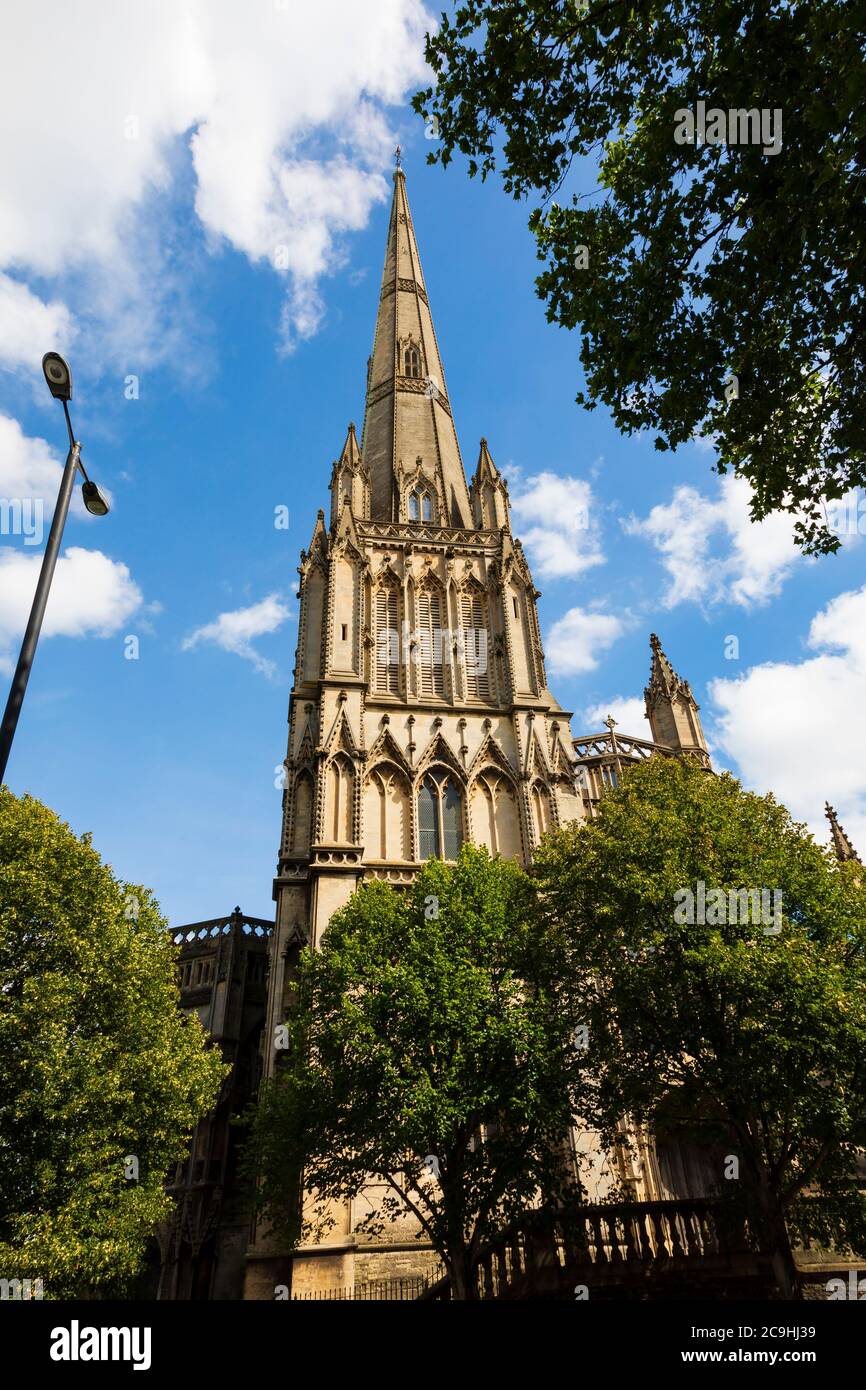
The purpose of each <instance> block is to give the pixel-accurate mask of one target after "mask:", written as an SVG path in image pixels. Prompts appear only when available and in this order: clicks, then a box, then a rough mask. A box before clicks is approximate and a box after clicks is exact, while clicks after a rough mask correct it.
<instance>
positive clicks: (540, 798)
mask: <svg viewBox="0 0 866 1390" xmlns="http://www.w3.org/2000/svg"><path fill="white" fill-rule="evenodd" d="M532 806H533V811H534V812H535V833H536V837H537V838H538V839H539V840H540V839H541V837H542V835H546V834H547V832H548V830H550V829H552V827H553V808H552V807H551V804H550V792H549V791H548V789H547V787H545V786H544V785H543V784H542V783H541V782H536V784H535V786H534V787H533V789H532Z"/></svg>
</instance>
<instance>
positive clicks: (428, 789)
mask: <svg viewBox="0 0 866 1390" xmlns="http://www.w3.org/2000/svg"><path fill="white" fill-rule="evenodd" d="M462 843H463V794H462V792H461V790H460V787H459V786H458V785H457V782H456V780H455V778H454V776H453V774H452V773H449V772H446V771H445V770H444V769H440V768H436V769H434V770H433V771H432V772H428V773H427V776H426V777H425V778H424V780H423V782H422V783H421V786H420V788H419V790H418V854H419V858H421V859H429V858H430V857H431V856H433V857H434V858H436V859H456V858H457V855H458V853H459V850H460V846H461V845H462Z"/></svg>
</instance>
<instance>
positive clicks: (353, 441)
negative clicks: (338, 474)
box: [340, 421, 361, 468]
mask: <svg viewBox="0 0 866 1390" xmlns="http://www.w3.org/2000/svg"><path fill="white" fill-rule="evenodd" d="M340 462H341V463H348V465H349V467H350V468H357V466H358V464H359V463H360V462H361V450H360V449H359V448H358V440H357V436H356V435H355V426H354V424H353V422H352V421H349V427H348V430H347V431H346V442H345V444H344V445H343V452H342V453H341V454H340Z"/></svg>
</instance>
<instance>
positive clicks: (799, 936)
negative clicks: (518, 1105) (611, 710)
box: [536, 758, 866, 1292]
mask: <svg viewBox="0 0 866 1390" xmlns="http://www.w3.org/2000/svg"><path fill="white" fill-rule="evenodd" d="M536 867H537V872H538V875H539V883H540V887H541V890H542V895H543V899H544V903H545V911H546V913H547V914H548V916H549V919H550V921H551V922H552V923H553V924H555V925H556V926H558V927H559V928H561V929H562V930H563V931H564V932H565V933H566V935H567V937H568V940H569V949H570V951H571V953H572V961H573V965H572V972H573V975H574V978H575V980H578V979H579V981H580V991H581V994H582V1004H583V1012H584V1014H585V1017H586V1023H587V1026H588V1028H589V1050H588V1054H587V1059H588V1063H589V1065H590V1067H591V1068H592V1072H593V1076H594V1078H595V1082H596V1090H595V1094H594V1096H593V1101H592V1106H591V1112H592V1113H593V1114H594V1116H595V1118H596V1121H597V1123H598V1124H599V1126H600V1129H601V1131H602V1133H603V1134H604V1135H605V1137H606V1139H607V1140H608V1141H612V1139H613V1136H614V1134H615V1133H616V1131H617V1130H618V1128H619V1127H620V1123H621V1120H622V1117H623V1116H625V1115H631V1116H633V1117H634V1118H635V1119H636V1120H637V1121H638V1122H640V1123H646V1124H649V1125H652V1126H654V1127H656V1128H657V1129H661V1130H662V1131H663V1132H664V1133H665V1134H666V1135H674V1136H681V1137H682V1136H685V1137H688V1138H691V1139H696V1140H700V1141H703V1142H706V1143H708V1144H718V1143H721V1145H722V1147H721V1149H720V1151H719V1152H720V1154H721V1155H722V1156H724V1155H732V1156H733V1157H735V1158H737V1160H738V1164H739V1181H737V1182H735V1181H725V1177H726V1176H728V1175H730V1174H732V1173H734V1172H735V1171H736V1169H735V1167H734V1166H733V1165H730V1166H729V1168H728V1173H727V1174H726V1173H725V1172H724V1169H723V1167H722V1163H721V1162H720V1171H719V1178H720V1182H719V1190H720V1191H724V1192H725V1194H726V1195H727V1197H728V1198H729V1199H730V1200H731V1201H732V1202H734V1203H735V1205H737V1206H738V1207H739V1209H740V1211H741V1213H742V1212H744V1213H745V1214H746V1215H747V1216H748V1218H749V1222H750V1227H751V1229H752V1230H753V1232H754V1233H755V1235H756V1238H757V1241H758V1244H759V1247H760V1248H761V1249H762V1250H763V1251H764V1253H766V1254H767V1255H769V1256H772V1258H773V1263H774V1266H775V1269H776V1272H777V1277H778V1279H779V1280H780V1282H781V1284H782V1286H783V1288H785V1289H786V1290H787V1291H788V1292H790V1291H791V1290H792V1289H793V1287H794V1284H795V1279H794V1275H793V1265H792V1257H791V1247H790V1239H791V1238H792V1237H793V1238H801V1239H802V1238H804V1237H809V1238H812V1239H817V1240H818V1241H820V1242H823V1243H825V1244H830V1243H833V1244H834V1245H835V1246H836V1248H837V1249H838V1250H840V1251H844V1250H851V1251H854V1252H855V1253H856V1254H858V1255H863V1254H866V1206H864V1198H863V1196H862V1194H861V1193H860V1192H859V1191H858V1189H857V1184H856V1176H855V1175H856V1160H857V1155H858V1150H860V1149H861V1148H862V1147H863V1146H864V1145H866V892H864V888H863V886H862V885H861V882H860V878H859V874H858V871H857V866H856V865H855V866H851V865H845V864H838V863H836V862H835V860H834V859H833V857H832V854H831V852H830V851H829V850H824V849H822V848H821V847H819V846H818V845H816V844H815V842H814V841H813V839H812V837H811V836H810V835H809V834H808V833H806V831H805V829H804V827H802V826H800V825H797V824H795V823H794V822H792V820H791V817H790V815H789V814H788V812H787V811H786V810H785V809H784V807H782V806H780V805H779V804H778V803H777V802H776V801H774V799H773V798H772V797H771V796H765V797H759V796H755V795H752V794H749V793H746V792H744V791H743V790H742V788H741V787H740V785H739V783H738V782H737V781H736V780H735V779H734V778H732V777H731V776H729V775H727V774H726V775H724V776H720V777H716V776H714V775H712V774H711V773H707V772H703V771H701V770H700V769H699V768H698V767H697V766H696V765H695V764H694V763H692V762H689V761H685V760H680V759H662V758H658V759H652V760H650V761H648V762H647V763H645V764H643V765H642V766H639V767H637V768H635V769H634V770H633V771H630V772H629V773H628V775H627V777H626V778H625V779H624V780H623V784H622V785H621V786H620V787H618V788H617V789H615V790H611V791H608V792H606V794H605V796H604V797H603V799H602V801H601V803H600V806H599V815H598V818H597V819H596V820H593V821H590V822H582V823H573V824H571V825H570V826H567V827H565V828H564V829H562V830H559V831H557V832H555V833H553V834H552V835H551V836H549V837H548V838H547V840H546V841H545V843H544V844H543V845H542V847H541V850H540V853H539V855H538V858H537V861H536ZM701 884H702V885H704V893H705V895H706V905H705V907H704V909H703V911H702V910H701V890H700V885H701ZM741 889H752V890H762V889H766V890H768V891H769V893H770V894H771V895H772V893H773V892H774V891H779V892H780V893H781V902H780V903H779V901H778V900H774V899H773V897H772V896H770V898H769V900H768V901H767V900H765V902H764V904H763V908H764V910H763V911H762V912H761V913H760V920H759V921H758V922H755V920H754V917H755V915H756V913H755V908H756V906H757V903H756V902H755V901H754V900H753V899H752V900H749V902H748V909H747V903H746V899H745V898H740V897H739V896H737V897H735V898H732V897H731V892H732V891H733V892H734V893H735V894H738V893H739V890H741ZM685 890H689V892H690V893H691V894H692V895H693V901H690V899H689V897H688V893H687V892H686V891H685ZM711 890H721V892H720V893H719V894H718V896H711ZM722 894H723V895H724V896H722ZM768 907H769V909H770V911H769V912H767V911H766V909H767V908H768ZM777 907H778V908H779V912H778V913H777V912H776V908H777ZM689 917H691V919H692V920H691V921H689V920H688V918H689ZM701 917H703V918H704V919H705V920H703V921H701V920H700V919H701ZM744 917H748V919H749V920H746V921H744V920H742V919H743V918H744ZM716 919H719V920H716Z"/></svg>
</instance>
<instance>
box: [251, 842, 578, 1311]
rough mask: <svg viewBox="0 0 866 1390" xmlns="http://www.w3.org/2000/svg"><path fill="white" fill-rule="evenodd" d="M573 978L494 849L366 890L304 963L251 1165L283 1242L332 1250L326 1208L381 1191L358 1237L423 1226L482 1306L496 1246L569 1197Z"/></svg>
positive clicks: (522, 881) (435, 863) (525, 892)
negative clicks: (309, 1240)
mask: <svg viewBox="0 0 866 1390" xmlns="http://www.w3.org/2000/svg"><path fill="white" fill-rule="evenodd" d="M562 963H563V956H562V952H561V949H560V943H559V939H558V933H557V931H556V930H555V928H551V929H549V930H548V931H547V932H543V931H542V932H539V930H538V927H537V923H536V921H535V917H534V912H533V892H532V886H531V883H530V880H529V879H528V877H527V875H526V874H525V873H524V872H523V871H522V870H521V869H520V868H518V867H517V866H516V865H515V864H514V863H512V862H510V861H505V860H501V859H491V858H489V857H488V855H487V854H486V852H485V851H483V850H479V849H476V848H472V847H470V846H464V847H463V849H462V850H461V852H460V857H459V860H458V861H457V863H456V864H455V865H453V866H450V865H446V864H444V863H442V862H441V861H439V860H430V861H428V863H427V865H426V866H425V867H424V869H423V870H422V871H421V873H420V874H419V875H418V878H417V879H416V881H415V883H414V885H413V887H412V889H411V890H410V891H409V892H408V893H407V894H405V895H403V894H401V893H398V892H396V891H395V890H394V889H392V888H391V887H390V886H388V885H386V884H383V883H380V882H372V883H369V884H366V885H364V886H362V887H361V888H360V889H359V890H358V891H357V892H356V893H355V894H354V895H353V896H352V898H351V899H350V900H349V902H348V903H347V905H346V906H345V907H344V908H343V909H342V910H341V911H340V912H338V913H336V914H335V916H334V917H332V919H331V921H330V923H329V924H328V929H327V931H326V932H325V935H324V938H323V941H322V946H321V950H320V951H315V952H314V951H307V952H306V953H305V954H304V956H303V957H302V962H301V966H300V971H299V975H298V979H297V1004H296V1007H295V1009H294V1010H293V1012H292V1016H291V1018H290V1020H289V1022H288V1024H287V1025H286V1027H287V1034H288V1047H287V1049H286V1051H285V1055H284V1065H283V1067H282V1069H281V1070H279V1071H278V1073H277V1076H276V1078H275V1080H274V1081H273V1082H272V1084H271V1085H270V1086H269V1087H267V1088H265V1089H264V1091H263V1094H262V1096H261V1098H260V1104H259V1108H258V1112H257V1116H256V1120H255V1126H254V1143H253V1149H252V1151H253V1152H254V1154H255V1163H256V1164H257V1169H256V1171H257V1173H258V1177H259V1180H260V1185H259V1201H260V1204H261V1206H262V1208H263V1209H264V1210H265V1211H266V1212H267V1213H268V1214H269V1216H270V1218H271V1219H272V1220H273V1222H274V1224H275V1226H276V1227H277V1228H280V1227H281V1228H282V1229H283V1230H284V1231H287V1232H288V1234H289V1235H290V1236H291V1237H292V1238H294V1239H297V1237H298V1236H299V1235H300V1234H304V1235H310V1234H313V1233H315V1234H321V1233H322V1232H323V1231H325V1230H326V1229H328V1227H329V1226H330V1224H331V1223H332V1221H333V1208H332V1206H331V1204H333V1203H339V1202H344V1201H346V1200H347V1199H348V1198H351V1197H354V1196H356V1195H357V1194H358V1193H359V1192H360V1191H361V1190H362V1188H364V1187H365V1186H366V1185H368V1184H369V1183H370V1182H375V1183H377V1184H383V1185H384V1187H385V1189H386V1195H385V1197H384V1200H383V1201H382V1203H381V1205H380V1206H379V1208H378V1209H377V1210H374V1211H371V1212H370V1214H369V1215H368V1216H367V1217H366V1218H365V1219H364V1220H363V1221H362V1222H361V1229H363V1230H365V1231H367V1232H369V1233H376V1232H380V1231H382V1230H383V1229H384V1228H385V1226H386V1223H388V1222H394V1221H398V1220H401V1219H406V1218H407V1217H408V1216H410V1215H411V1216H413V1217H414V1218H415V1219H416V1221H417V1223H418V1227H419V1231H418V1235H419V1238H422V1239H423V1238H424V1237H425V1236H426V1237H427V1238H428V1239H429V1240H430V1242H431V1243H432V1245H433V1247H434V1249H435V1250H436V1251H438V1253H439V1255H440V1256H441V1258H442V1260H443V1262H444V1264H445V1266H446V1268H447V1269H448V1271H449V1273H450V1274H451V1277H452V1280H453V1284H452V1288H453V1290H454V1294H455V1297H461V1298H462V1297H471V1296H472V1284H471V1270H472V1267H473V1261H474V1259H475V1257H476V1256H477V1254H478V1251H479V1250H480V1248H481V1247H482V1246H483V1244H484V1242H485V1240H486V1239H487V1238H489V1237H490V1236H491V1235H492V1234H493V1233H494V1232H495V1231H497V1230H499V1229H501V1227H502V1226H503V1225H505V1224H507V1223H508V1222H509V1221H510V1220H512V1219H514V1218H515V1217H516V1216H517V1215H518V1214H519V1213H521V1212H523V1211H525V1210H526V1209H527V1208H528V1207H530V1206H532V1205H533V1203H534V1201H535V1199H536V1196H537V1194H538V1193H539V1192H540V1193H542V1194H544V1196H545V1197H546V1199H547V1200H549V1201H561V1200H566V1199H567V1197H568V1196H569V1194H570V1193H571V1191H572V1187H573V1184H572V1181H571V1168H570V1165H569V1163H568V1162H567V1160H566V1159H565V1158H564V1154H563V1139H564V1136H565V1135H566V1133H567V1131H568V1127H569V1124H570V1121H571V1115H572V1113H573V1109H574V1106H575V1103H576V1099H577V1092H578V1089H579V1084H578V1079H579V1063H580V1061H581V1060H582V1054H580V1053H579V1052H578V1051H577V1050H576V1049H575V1047H574V1046H573V1045H572V1039H571V1025H570V1018H571V1010H570V1003H569V995H568V992H567V991H566V990H564V989H563V986H562V983H561V980H562V970H561V966H562ZM302 1170H303V1175H304V1183H303V1185H304V1187H305V1189H306V1193H307V1197H306V1201H305V1204H304V1212H303V1217H302V1218H300V1217H299V1207H298V1202H297V1200H296V1198H297V1192H298V1185H299V1183H298V1179H299V1174H300V1173H301V1171H302ZM287 1212H289V1213H291V1214H292V1215H293V1216H294V1218H295V1224H294V1225H292V1224H291V1219H290V1221H289V1225H288V1227H287V1224H286V1213H287Z"/></svg>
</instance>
